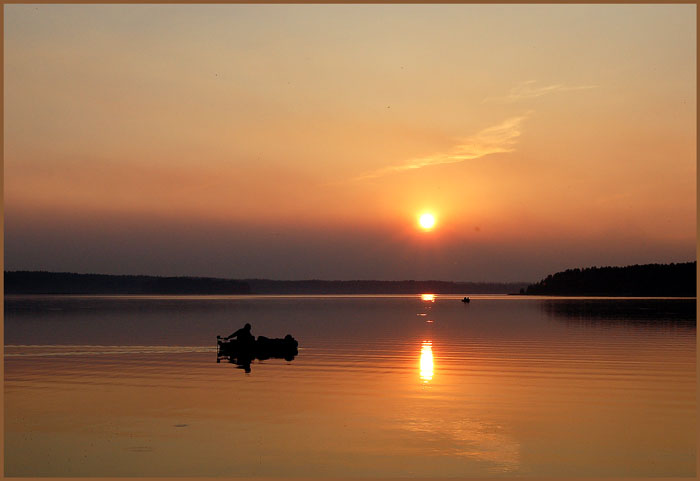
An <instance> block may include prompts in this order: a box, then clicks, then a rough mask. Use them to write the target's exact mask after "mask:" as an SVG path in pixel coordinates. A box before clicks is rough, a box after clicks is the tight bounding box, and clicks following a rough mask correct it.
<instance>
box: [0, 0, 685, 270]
mask: <svg viewBox="0 0 700 481" xmlns="http://www.w3.org/2000/svg"><path fill="white" fill-rule="evenodd" d="M695 8H696V7H695V6H694V5H665V6H658V5H622V6H620V5H523V6H517V5H500V6H485V5H331V6H328V5H325V6H324V5H259V6H246V5H219V6H211V5H208V6H203V5H180V6H175V5H163V6H148V5H109V6H104V5H102V6H99V5H93V6H79V5H74V6H66V5H30V6H22V5H7V6H6V7H5V39H4V40H5V65H4V68H5V151H4V152H5V166H4V167H5V216H6V229H5V243H6V248H5V263H6V269H47V270H65V271H77V272H88V271H89V272H105V273H126V272H128V273H145V274H149V273H150V274H168V275H188V274H189V275H215V276H223V277H270V278H310V277H314V278H327V279H347V278H380V279H398V278H441V279H454V280H536V279H538V278H539V277H542V276H543V275H546V274H548V273H550V272H551V271H553V270H559V269H564V268H568V267H575V266H585V265H602V264H616V265H620V264H626V263H646V262H671V261H686V260H692V259H694V258H695V244H696V209H695V206H696V200H695V199H696V137H695V133H696V108H695V106H696V87H695V86H696V74H695V72H696V51H695V45H696V25H695ZM425 211H431V212H433V213H434V214H435V216H436V218H437V225H436V228H435V229H434V230H432V231H431V232H421V231H420V230H419V229H418V228H417V223H416V221H417V216H418V215H419V214H420V213H422V212H425Z"/></svg>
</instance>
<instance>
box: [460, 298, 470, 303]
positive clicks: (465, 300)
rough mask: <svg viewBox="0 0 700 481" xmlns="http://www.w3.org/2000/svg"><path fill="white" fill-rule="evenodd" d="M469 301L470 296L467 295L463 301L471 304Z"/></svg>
mask: <svg viewBox="0 0 700 481" xmlns="http://www.w3.org/2000/svg"><path fill="white" fill-rule="evenodd" d="M469 301H470V299H469V298H468V297H465V298H464V299H462V302H463V303H465V304H469Z"/></svg>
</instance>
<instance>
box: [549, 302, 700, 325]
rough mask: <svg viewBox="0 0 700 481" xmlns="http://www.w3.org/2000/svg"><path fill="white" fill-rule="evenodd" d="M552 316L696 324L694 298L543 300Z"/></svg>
mask: <svg viewBox="0 0 700 481" xmlns="http://www.w3.org/2000/svg"><path fill="white" fill-rule="evenodd" d="M541 306H542V310H543V312H545V313H546V314H547V315H549V316H550V317H553V318H555V319H560V320H566V321H587V322H592V323H601V322H612V323H624V324H635V325H667V326H679V327H693V328H694V327H695V324H696V301H695V299H556V300H545V301H542V304H541Z"/></svg>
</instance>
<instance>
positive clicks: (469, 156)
mask: <svg viewBox="0 0 700 481" xmlns="http://www.w3.org/2000/svg"><path fill="white" fill-rule="evenodd" d="M530 113H531V112H528V113H526V114H523V115H520V116H518V117H511V118H509V119H506V120H504V121H503V122H501V123H500V124H497V125H494V126H492V127H488V128H485V129H483V130H481V131H479V132H477V133H476V134H474V135H472V136H470V137H466V138H464V139H460V140H459V142H458V143H457V145H455V146H454V147H452V149H450V150H449V151H447V152H439V153H436V154H433V155H429V156H427V157H419V158H416V159H411V160H409V161H406V162H404V163H402V164H398V165H390V166H388V167H384V168H381V169H378V170H374V171H372V172H368V173H366V174H364V175H361V176H359V177H357V178H356V179H355V180H362V179H374V178H377V177H381V176H384V175H387V174H392V173H396V172H402V171H406V170H413V169H421V168H423V167H430V166H433V165H441V164H454V163H458V162H464V161H465V160H474V159H478V158H481V157H484V156H486V155H491V154H498V153H503V152H513V151H514V150H515V143H516V142H517V139H518V137H520V135H521V133H522V127H521V126H522V123H523V121H524V120H525V119H526V118H527V117H528V116H529V115H530Z"/></svg>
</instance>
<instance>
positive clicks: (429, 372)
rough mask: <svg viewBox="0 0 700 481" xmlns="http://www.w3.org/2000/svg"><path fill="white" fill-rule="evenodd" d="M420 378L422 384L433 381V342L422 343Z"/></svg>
mask: <svg viewBox="0 0 700 481" xmlns="http://www.w3.org/2000/svg"><path fill="white" fill-rule="evenodd" d="M420 378H421V380H422V381H423V382H424V383H428V382H429V381H430V380H431V379H433V342H432V341H423V344H422V345H421V348H420Z"/></svg>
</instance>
